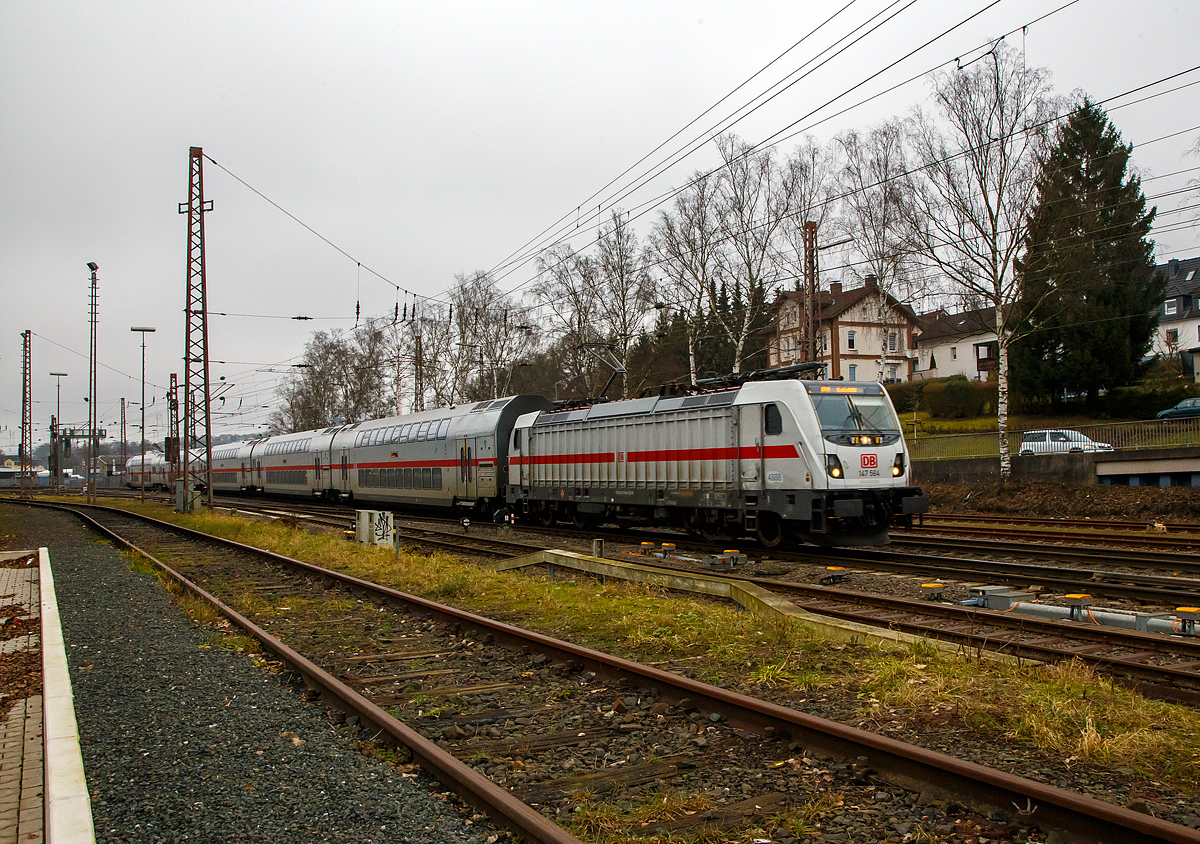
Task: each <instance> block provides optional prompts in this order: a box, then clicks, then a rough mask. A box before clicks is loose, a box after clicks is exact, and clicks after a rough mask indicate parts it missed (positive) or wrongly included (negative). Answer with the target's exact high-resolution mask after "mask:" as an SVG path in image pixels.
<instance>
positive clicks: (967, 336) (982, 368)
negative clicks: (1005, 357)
mask: <svg viewBox="0 0 1200 844" xmlns="http://www.w3.org/2000/svg"><path fill="white" fill-rule="evenodd" d="M920 323H921V325H920V328H919V329H918V331H917V336H916V347H917V360H916V366H915V367H914V370H913V380H915V381H925V380H928V379H930V378H946V377H948V376H951V375H964V376H966V377H967V378H969V379H970V380H972V381H988V380H991V379H994V378H995V377H996V375H995V373H996V371H997V367H998V365H999V355H1000V352H999V343H997V341H996V309H995V308H978V309H976V310H971V311H962V312H961V313H956V314H951V313H946V312H945V311H943V310H937V311H934V312H932V313H928V314H922V315H921V317H920Z"/></svg>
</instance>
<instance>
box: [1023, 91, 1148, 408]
mask: <svg viewBox="0 0 1200 844" xmlns="http://www.w3.org/2000/svg"><path fill="white" fill-rule="evenodd" d="M1132 149H1133V147H1132V146H1131V145H1128V144H1123V143H1122V142H1121V136H1120V133H1118V132H1117V130H1116V129H1115V128H1114V127H1113V125H1112V124H1111V123H1110V122H1109V120H1108V115H1107V114H1106V113H1105V112H1104V110H1103V109H1102V108H1100V107H1099V106H1097V105H1095V104H1093V103H1092V102H1091V101H1089V100H1087V99H1086V98H1085V99H1084V101H1083V104H1082V105H1080V107H1079V108H1078V109H1076V110H1075V111H1074V112H1073V113H1072V114H1071V116H1070V117H1069V118H1068V120H1067V122H1066V123H1065V124H1063V125H1062V126H1060V127H1059V130H1058V132H1057V137H1056V139H1055V143H1054V146H1053V148H1052V149H1051V151H1050V154H1049V156H1048V158H1047V160H1046V161H1045V163H1044V164H1043V165H1042V169H1041V174H1040V176H1039V178H1038V203H1037V205H1036V206H1035V208H1034V211H1033V213H1032V215H1031V216H1030V219H1029V225H1028V229H1027V234H1026V237H1025V244H1024V246H1025V254H1024V257H1023V258H1022V259H1021V260H1020V261H1019V262H1018V264H1017V268H1018V272H1019V273H1020V278H1021V285H1022V289H1021V293H1022V295H1021V299H1020V302H1019V305H1018V307H1019V309H1020V312H1021V313H1020V314H1019V315H1018V316H1019V317H1021V318H1022V319H1023V322H1024V324H1023V325H1022V329H1021V330H1019V332H1018V333H1020V334H1023V335H1025V336H1024V337H1023V338H1022V339H1021V340H1020V341H1018V342H1017V343H1016V344H1015V346H1014V360H1013V370H1014V375H1015V376H1016V379H1015V380H1016V381H1017V384H1016V386H1017V387H1018V391H1019V392H1020V393H1022V394H1023V395H1025V396H1029V397H1034V396H1043V397H1048V398H1050V399H1051V400H1052V401H1054V402H1055V403H1057V402H1058V400H1059V399H1061V397H1062V396H1063V394H1064V393H1078V392H1083V393H1086V394H1087V399H1088V404H1089V406H1094V405H1095V402H1096V399H1097V397H1098V395H1099V392H1100V390H1102V389H1107V388H1110V387H1115V386H1119V385H1122V384H1128V383H1130V382H1132V381H1134V380H1136V379H1137V378H1138V377H1139V376H1140V375H1141V374H1142V373H1143V372H1144V365H1143V358H1144V356H1145V354H1146V352H1147V351H1149V349H1150V344H1151V342H1152V340H1153V337H1154V331H1155V328H1156V327H1157V324H1158V316H1157V313H1158V311H1157V305H1158V303H1159V302H1160V301H1161V300H1162V297H1163V294H1164V289H1165V285H1166V281H1165V279H1163V278H1162V277H1161V276H1158V275H1156V274H1155V272H1154V244H1153V242H1152V241H1150V240H1148V239H1147V235H1148V234H1149V232H1150V226H1151V223H1152V222H1153V220H1154V214H1155V210H1156V209H1154V208H1151V209H1150V210H1149V211H1147V210H1146V197H1145V195H1144V194H1143V192H1142V186H1141V180H1140V179H1139V178H1138V176H1137V175H1135V174H1130V173H1128V165H1129V155H1130V152H1131V151H1132ZM1030 315H1033V318H1032V319H1030Z"/></svg>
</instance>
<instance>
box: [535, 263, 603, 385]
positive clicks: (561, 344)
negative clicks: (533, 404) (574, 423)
mask: <svg viewBox="0 0 1200 844" xmlns="http://www.w3.org/2000/svg"><path fill="white" fill-rule="evenodd" d="M537 267H538V279H537V282H536V283H535V284H534V287H533V296H534V300H535V301H536V302H537V304H538V307H539V308H540V309H541V311H542V313H543V315H544V317H545V325H544V327H545V329H546V332H547V333H548V334H549V335H550V337H551V338H552V339H553V341H554V344H555V345H556V346H557V347H558V349H559V350H560V352H561V353H562V357H561V358H560V360H561V361H562V365H563V379H562V380H563V382H565V384H564V389H563V394H564V395H566V394H567V393H570V392H574V393H577V394H580V395H585V396H592V395H595V394H596V392H597V391H598V390H599V389H600V386H601V385H602V384H603V383H604V381H601V380H600V379H599V375H600V373H599V370H598V369H597V367H596V360H595V358H593V357H592V356H591V355H589V354H588V353H587V352H586V351H584V346H585V345H586V344H588V343H598V342H600V341H601V340H602V337H601V334H600V332H599V331H598V330H597V328H596V325H597V322H598V321H599V319H600V304H599V301H598V295H597V291H598V287H597V276H598V274H599V268H598V266H597V264H596V261H595V260H593V259H592V258H590V257H588V256H586V255H580V254H579V253H577V252H576V251H575V250H574V249H573V248H572V247H571V246H570V245H568V244H558V245H556V246H552V247H550V248H549V249H547V250H546V251H545V252H543V253H542V254H541V255H540V256H539V257H538V261H537ZM604 378H605V379H607V378H608V375H607V374H605V375H604Z"/></svg>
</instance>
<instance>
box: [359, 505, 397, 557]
mask: <svg viewBox="0 0 1200 844" xmlns="http://www.w3.org/2000/svg"><path fill="white" fill-rule="evenodd" d="M354 516H355V520H354V539H355V541H356V542H359V543H361V544H363V545H383V546H386V547H389V548H390V547H391V545H392V514H391V512H390V511H388V510H355V511H354Z"/></svg>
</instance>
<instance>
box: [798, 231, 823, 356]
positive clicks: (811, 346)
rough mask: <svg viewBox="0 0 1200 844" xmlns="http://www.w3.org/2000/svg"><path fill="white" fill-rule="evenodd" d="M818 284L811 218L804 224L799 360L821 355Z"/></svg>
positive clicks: (815, 249) (814, 239)
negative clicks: (801, 321) (801, 323)
mask: <svg viewBox="0 0 1200 844" xmlns="http://www.w3.org/2000/svg"><path fill="white" fill-rule="evenodd" d="M819 293H820V285H819V284H818V283H817V224H816V223H815V222H812V221H811V220H810V221H808V222H806V223H805V224H804V325H803V328H802V331H801V338H800V342H801V347H800V360H801V361H814V360H819V359H820V357H821V349H820V337H819V335H818V333H817V332H818V330H819V329H820V314H821V307H820V301H819V299H818V298H817V297H818V295H819Z"/></svg>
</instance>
